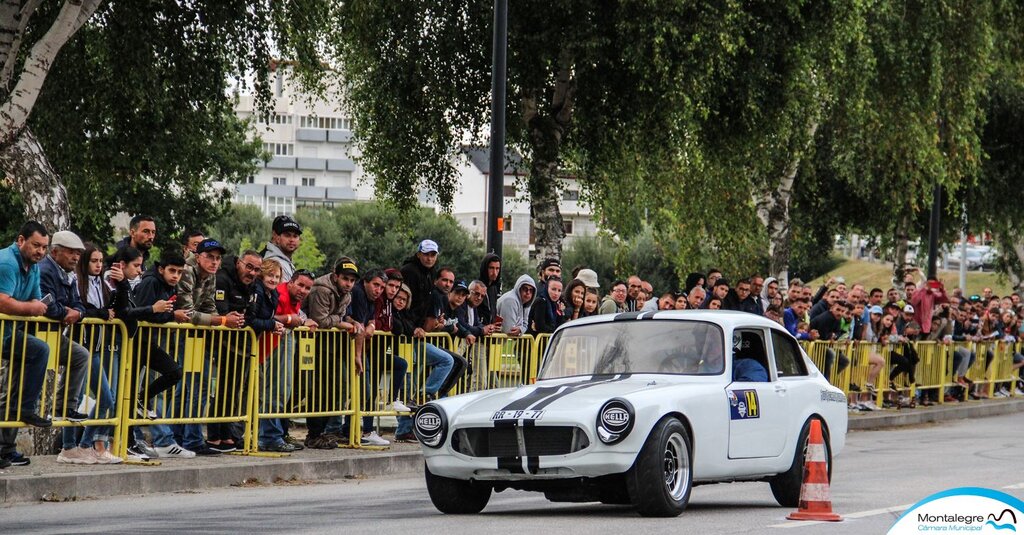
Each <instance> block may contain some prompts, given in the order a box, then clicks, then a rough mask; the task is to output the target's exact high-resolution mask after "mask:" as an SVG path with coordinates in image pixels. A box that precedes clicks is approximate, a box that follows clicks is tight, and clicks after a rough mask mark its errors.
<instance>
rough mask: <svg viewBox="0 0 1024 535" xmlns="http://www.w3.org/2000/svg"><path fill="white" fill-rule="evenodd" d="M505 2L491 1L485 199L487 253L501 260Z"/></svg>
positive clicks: (506, 9)
mask: <svg viewBox="0 0 1024 535" xmlns="http://www.w3.org/2000/svg"><path fill="white" fill-rule="evenodd" d="M507 50H508V0H494V53H493V56H492V62H491V165H490V177H489V178H490V180H489V188H488V190H489V191H488V199H487V217H486V218H485V222H484V225H485V227H486V229H487V250H488V251H490V252H493V253H494V254H496V255H498V256H501V231H502V230H503V228H504V215H505V214H504V207H503V201H504V189H505V81H506V80H505V77H506V70H507V69H506V60H505V58H506V53H507Z"/></svg>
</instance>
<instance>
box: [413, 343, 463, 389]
mask: <svg viewBox="0 0 1024 535" xmlns="http://www.w3.org/2000/svg"><path fill="white" fill-rule="evenodd" d="M420 347H425V348H426V352H427V366H430V367H431V370H430V375H428V376H427V384H426V385H425V386H424V390H425V391H426V393H427V394H436V393H437V391H438V390H440V389H441V385H443V384H444V381H445V379H447V378H448V374H449V373H451V371H452V366H453V365H454V364H455V359H453V358H452V356H451V355H450V354H449V353H448V352H447V351H445V350H443V349H441V348H439V347H437V346H435V345H434V344H423V346H420V345H419V344H416V346H415V348H414V349H413V355H414V357H413V359H414V361H415V362H416V365H417V366H418V365H419V362H420V358H421V357H420Z"/></svg>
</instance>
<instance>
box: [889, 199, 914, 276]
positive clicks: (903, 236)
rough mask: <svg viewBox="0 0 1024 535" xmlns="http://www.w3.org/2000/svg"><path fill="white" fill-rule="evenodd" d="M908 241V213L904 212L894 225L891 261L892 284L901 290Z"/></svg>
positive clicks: (904, 274) (904, 273) (905, 271)
mask: <svg viewBox="0 0 1024 535" xmlns="http://www.w3.org/2000/svg"><path fill="white" fill-rule="evenodd" d="M909 241H910V212H909V211H905V212H904V213H903V215H902V216H900V218H899V221H898V222H897V223H896V252H895V255H894V257H893V259H892V282H893V284H894V285H896V287H897V288H899V289H901V290H902V289H903V277H904V276H906V274H907V270H906V266H907V249H908V242H909Z"/></svg>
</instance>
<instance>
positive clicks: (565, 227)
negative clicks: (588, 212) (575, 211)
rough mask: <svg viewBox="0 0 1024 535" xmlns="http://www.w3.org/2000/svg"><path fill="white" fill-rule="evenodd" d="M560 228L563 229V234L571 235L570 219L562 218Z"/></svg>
mask: <svg viewBox="0 0 1024 535" xmlns="http://www.w3.org/2000/svg"><path fill="white" fill-rule="evenodd" d="M562 230H564V231H565V235H566V236H571V235H572V219H563V220H562Z"/></svg>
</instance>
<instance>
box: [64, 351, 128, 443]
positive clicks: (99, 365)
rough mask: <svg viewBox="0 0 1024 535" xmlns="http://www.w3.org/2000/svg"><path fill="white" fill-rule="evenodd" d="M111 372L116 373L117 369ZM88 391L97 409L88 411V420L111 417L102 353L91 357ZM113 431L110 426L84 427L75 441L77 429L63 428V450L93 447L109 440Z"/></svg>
mask: <svg viewBox="0 0 1024 535" xmlns="http://www.w3.org/2000/svg"><path fill="white" fill-rule="evenodd" d="M111 370H112V371H113V372H114V373H116V372H117V368H116V367H113V368H111ZM88 386H89V390H90V391H91V392H92V393H93V395H95V396H96V405H97V407H96V408H94V409H93V410H91V411H89V417H90V418H97V419H106V418H111V417H113V409H114V407H115V406H116V405H115V403H114V394H113V392H112V391H111V389H110V381H108V380H107V371H106V370H105V369H104V368H103V358H102V352H95V353H93V355H92V366H91V367H90V369H89V385H88ZM113 429H114V427H113V426H111V425H90V426H86V428H85V430H84V431H83V432H82V434H81V438H80V439H79V440H77V441H76V440H75V438H76V436H77V435H78V433H77V432H76V431H77V430H78V429H77V428H75V427H65V428H64V429H62V430H61V433H62V434H63V439H64V449H71V448H73V447H74V446H75V445H76V444H78V445H80V446H82V447H83V448H87V447H88V448H91V447H93V443H95V442H96V441H104V442H106V441H107V440H110V433H111V431H112V430H113Z"/></svg>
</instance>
